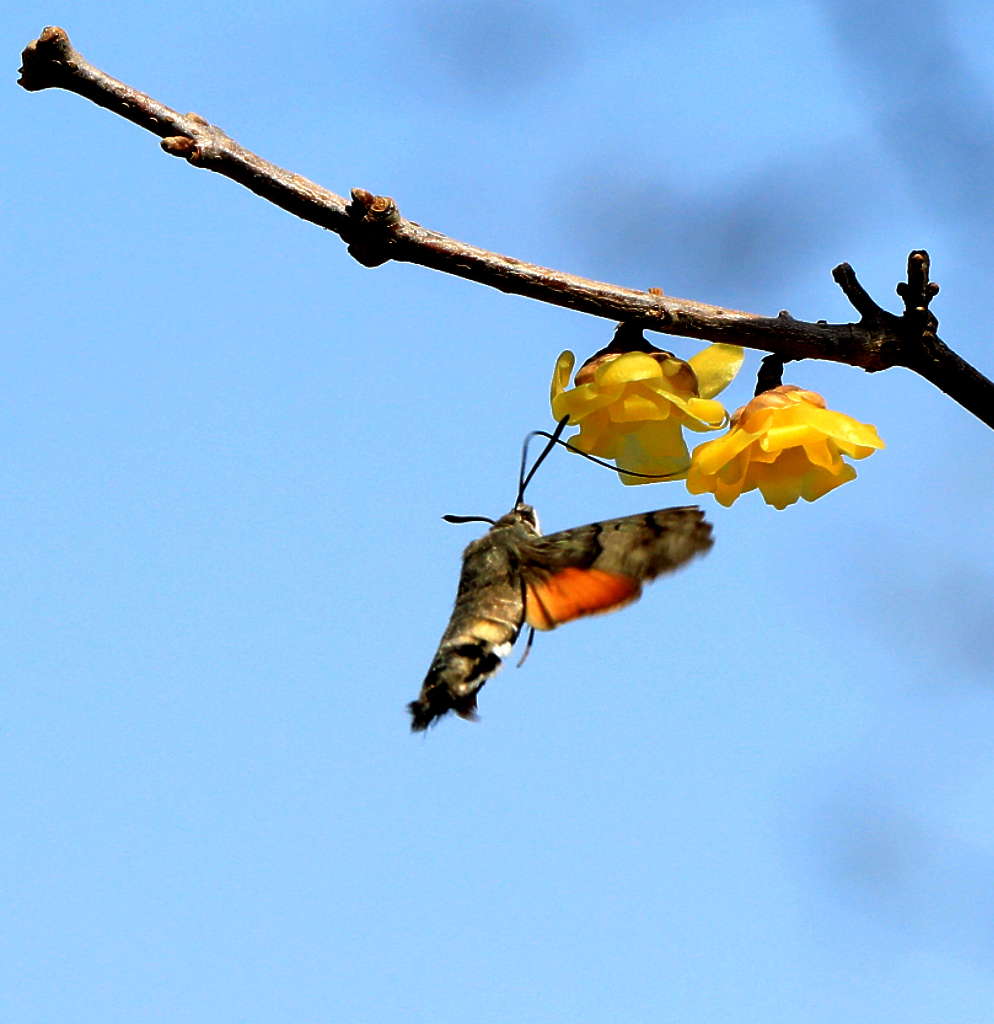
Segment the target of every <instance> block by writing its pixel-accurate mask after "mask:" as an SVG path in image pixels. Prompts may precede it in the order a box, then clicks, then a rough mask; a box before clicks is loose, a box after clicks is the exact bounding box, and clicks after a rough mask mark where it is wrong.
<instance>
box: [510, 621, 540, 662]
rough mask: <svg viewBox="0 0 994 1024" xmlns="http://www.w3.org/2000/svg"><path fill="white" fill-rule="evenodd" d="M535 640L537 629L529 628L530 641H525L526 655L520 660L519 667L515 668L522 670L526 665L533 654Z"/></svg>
mask: <svg viewBox="0 0 994 1024" xmlns="http://www.w3.org/2000/svg"><path fill="white" fill-rule="evenodd" d="M534 639H535V627H534V626H529V627H528V639H527V640H526V641H525V650H524V653H523V654H522V655H521V657H520V658H519V659H518V663H517V665H515V666H514V667H515V668H521V666H522V665H524V663H525V662H526V661H527V660H528V655H529V653H530V652H531V649H532V642H533V641H534Z"/></svg>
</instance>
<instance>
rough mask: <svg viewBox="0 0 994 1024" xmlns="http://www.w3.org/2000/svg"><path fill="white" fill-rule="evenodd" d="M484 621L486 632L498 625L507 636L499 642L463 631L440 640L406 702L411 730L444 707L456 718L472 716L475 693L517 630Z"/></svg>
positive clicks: (420, 727)
mask: <svg viewBox="0 0 994 1024" xmlns="http://www.w3.org/2000/svg"><path fill="white" fill-rule="evenodd" d="M484 621H485V622H486V623H487V626H488V627H489V628H488V629H487V632H492V627H493V626H495V625H500V626H503V631H504V632H505V633H510V636H509V637H508V638H507V639H506V640H504V642H502V643H494V642H493V641H492V640H491V639H485V638H481V637H477V636H473V635H472V633H467V634H464V635H463V636H461V637H457V638H454V639H453V640H452V641H449V642H443V644H442V646H441V647H439V649H438V653H437V654H436V655H435V660H434V661H433V662H432V664H431V668H430V669H428V674H427V675H426V676H425V681H424V683H423V684H422V686H421V693H420V694H419V696H418V699H417V700H414V701H411V703H410V704H408V705H407V709H408V711H410V713H411V729H412V730H413V731H414V732H421V731H422V730H424V729H427V728H428V726H429V725H431V723H432V722H433V721H434V720H435V719H436V718H438V717H439V716H440V715H444V714H445V713H446V712H447V711H454V712H455V713H456V714H457V715H459V717H460V718H470V719H472V718H475V717H476V695H477V693H478V691H479V690H480V687H481V686H483V684H484V683H485V682H486V681H487V680H488V679H489V678H490V677H491V676H492V675H493V674H494V673H495V672H496V671H497V670H498V669H499V668H500V666H501V662H502V661H503V659H504V657H505V656H506V655H507V654H508V653H509V652H510V650H511V647H512V645H513V643H514V638H515V636H516V635H517V630H516V629H515V630H513V632H512V631H511V630H510V628H509V627H508V626H507V624H506V623H493V622H492V620H484Z"/></svg>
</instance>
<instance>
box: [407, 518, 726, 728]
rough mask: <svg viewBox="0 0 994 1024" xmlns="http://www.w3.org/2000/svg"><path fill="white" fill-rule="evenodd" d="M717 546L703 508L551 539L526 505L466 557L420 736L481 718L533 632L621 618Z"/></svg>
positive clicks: (415, 705)
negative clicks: (505, 665) (647, 592)
mask: <svg viewBox="0 0 994 1024" xmlns="http://www.w3.org/2000/svg"><path fill="white" fill-rule="evenodd" d="M711 544H712V539H711V524H710V523H709V522H707V521H706V520H705V518H704V514H703V512H701V510H700V509H699V508H697V507H695V506H687V507H684V508H666V509H662V510H660V511H657V512H644V513H642V514H641V515H634V516H623V517H622V518H620V519H608V520H605V521H604V522H601V523H590V524H589V525H588V526H578V527H576V528H575V529H572V530H563V531H561V532H560V533H553V534H550V535H549V536H548V537H543V536H542V535H541V533H540V532H539V527H538V517H537V516H536V514H535V510H534V509H533V508H532V507H531V505H526V504H524V503H519V504H517V505H516V506H515V507H514V508H513V509H511V511H510V512H508V513H507V515H506V516H503V517H502V518H500V519H498V520H497V522H496V523H494V525H493V526H492V527H491V528H490V530H489V532H488V533H487V534H486V535H485V536H483V537H480V538H479V539H478V540H474V541H473V542H472V543H471V544H470V545H469V546H468V547H467V548H466V550H465V552H464V553H463V563H462V574H461V575H460V577H459V589H458V591H457V592H456V601H455V607H454V608H453V611H452V618H451V619H449V624H448V626H447V627H446V630H445V632H444V633H443V634H442V640H441V643H440V644H439V646H438V650H437V652H436V653H435V658H434V660H433V661H432V663H431V667H430V668H429V669H428V674H427V675H426V676H425V680H424V683H423V684H422V686H421V693H420V694H419V696H418V699H417V700H415V701H412V702H411V703H410V704H409V705H408V710H409V711H410V712H411V718H412V721H411V728H412V729H413V730H414V731H415V732H420V731H421V730H423V729H426V728H427V727H428V726H429V725H430V724H431V723H432V722H433V721H434V720H435V719H437V718H439V717H440V716H441V715H444V714H445V713H446V712H448V711H454V712H455V713H456V714H457V715H459V716H461V717H462V718H474V717H475V712H476V695H477V693H478V692H479V690H480V688H481V687H482V686H483V684H484V683H485V682H486V681H487V680H488V679H489V678H490V677H491V676H492V675H493V674H494V673H495V672H496V671H497V669H498V668H500V665H501V660H502V659H503V658H504V657H505V656H506V655H507V654H508V653H509V652H510V650H511V647H512V646H513V645H514V641H515V640H516V639H517V637H518V633H519V632H520V631H521V627H522V626H523V625H525V624H526V623H527V624H528V625H529V626H532V627H534V628H535V629H555V627H556V626H560V625H562V624H563V623H564V622H569V621H570V620H572V619H576V618H580V617H581V616H584V615H595V614H598V613H600V612H610V611H614V609H616V608H621V607H623V606H624V605H626V604H630V603H631V602H632V601H636V600H638V598H639V595H640V594H641V592H642V584H643V583H645V582H646V581H647V580H652V579H655V578H656V577H657V576H659V575H661V574H662V573H666V572H671V571H672V570H673V569H676V568H677V567H678V566H681V565H683V563H684V562H686V561H688V560H689V559H691V558H693V557H694V556H695V555H699V554H703V553H704V552H705V551H707V550H708V549H709V548H710V547H711Z"/></svg>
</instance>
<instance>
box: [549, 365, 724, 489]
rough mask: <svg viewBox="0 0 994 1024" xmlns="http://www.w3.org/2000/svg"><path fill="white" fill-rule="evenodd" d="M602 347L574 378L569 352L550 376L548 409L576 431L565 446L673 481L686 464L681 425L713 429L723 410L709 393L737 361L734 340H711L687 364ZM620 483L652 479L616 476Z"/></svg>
mask: <svg viewBox="0 0 994 1024" xmlns="http://www.w3.org/2000/svg"><path fill="white" fill-rule="evenodd" d="M646 347H647V348H649V349H650V351H640V352H623V353H617V352H605V353H603V354H601V355H599V356H595V357H594V358H593V359H591V360H589V361H588V362H587V363H585V364H584V365H583V366H582V367H580V369H579V371H578V372H577V375H576V380H575V382H574V383H575V387H573V388H572V389H569V378H570V373H571V372H572V370H573V363H574V357H573V353H572V352H563V353H562V355H560V357H559V358H558V359H557V360H556V369H555V373H554V374H553V377H552V413H553V415H554V416H555V417H556V419H557V420H561V419H562V418H563V417H564V416H569V421H570V423H571V424H574V425H577V426H579V427H580V433H579V434H578V435H577V436H576V437H574V438H572V439H571V441H570V443H571V444H572V445H574V446H575V447H577V448H579V449H580V450H581V451H585V452H587V453H589V454H590V455H599V456H601V457H602V458H605V459H614V460H615V464H616V465H617V466H618V468H619V470H626V469H627V470H632V471H634V472H636V473H649V474H652V475H653V476H657V477H666V478H669V479H673V478H675V477H681V476H683V475H684V474H685V473H686V472H687V467H688V466H689V465H690V454H689V452H688V451H687V444H686V442H685V441H684V439H683V428H684V427H686V428H688V429H689V430H696V431H705V430H716V429H717V428H718V427H720V426H721V425H722V424H723V423H724V422H725V420H726V417H727V413H726V412H725V409H724V406H722V404H721V403H720V402H716V401H714V400H713V396H714V395H716V394H717V393H718V392H719V391H721V390H722V388H724V387H725V386H726V385H727V384H728V383H729V381H731V380H732V378H733V377H734V376H735V374H736V373H737V372H738V369H739V366H741V365H742V358H743V352H742V349H741V348H740V347H739V346H738V345H711V346H709V347H708V348H706V349H704V350H703V351H702V352H699V353H698V354H697V355H695V356H694V357H693V358H692V359H691V360H690V361H689V362H684V360H682V359H677V358H676V356H674V355H672V354H671V353H669V352H663V351H661V350H660V349H656V348H653V347H652V346H648V345H647V346H646ZM621 480H622V482H623V483H626V484H645V483H652V481H651V480H645V479H642V478H640V477H635V476H630V475H628V474H627V473H624V472H622V473H621Z"/></svg>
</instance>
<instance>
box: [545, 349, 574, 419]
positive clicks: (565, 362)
mask: <svg viewBox="0 0 994 1024" xmlns="http://www.w3.org/2000/svg"><path fill="white" fill-rule="evenodd" d="M575 362H576V357H575V356H574V355H573V353H572V352H570V350H569V349H567V350H566V351H565V352H560V353H559V358H558V359H557V360H556V367H555V369H554V370H553V371H552V394H551V395H550V399H551V401H552V402H553V404H555V401H556V398H557V397H558V396H559V395H561V394H562V393H563V392H564V391H565V390H566V389H567V388H568V387H569V378H570V374H571V373H572V372H573V364H574V363H575ZM564 415H565V414H564ZM557 418H558V419H562V416H559V417H557Z"/></svg>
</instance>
